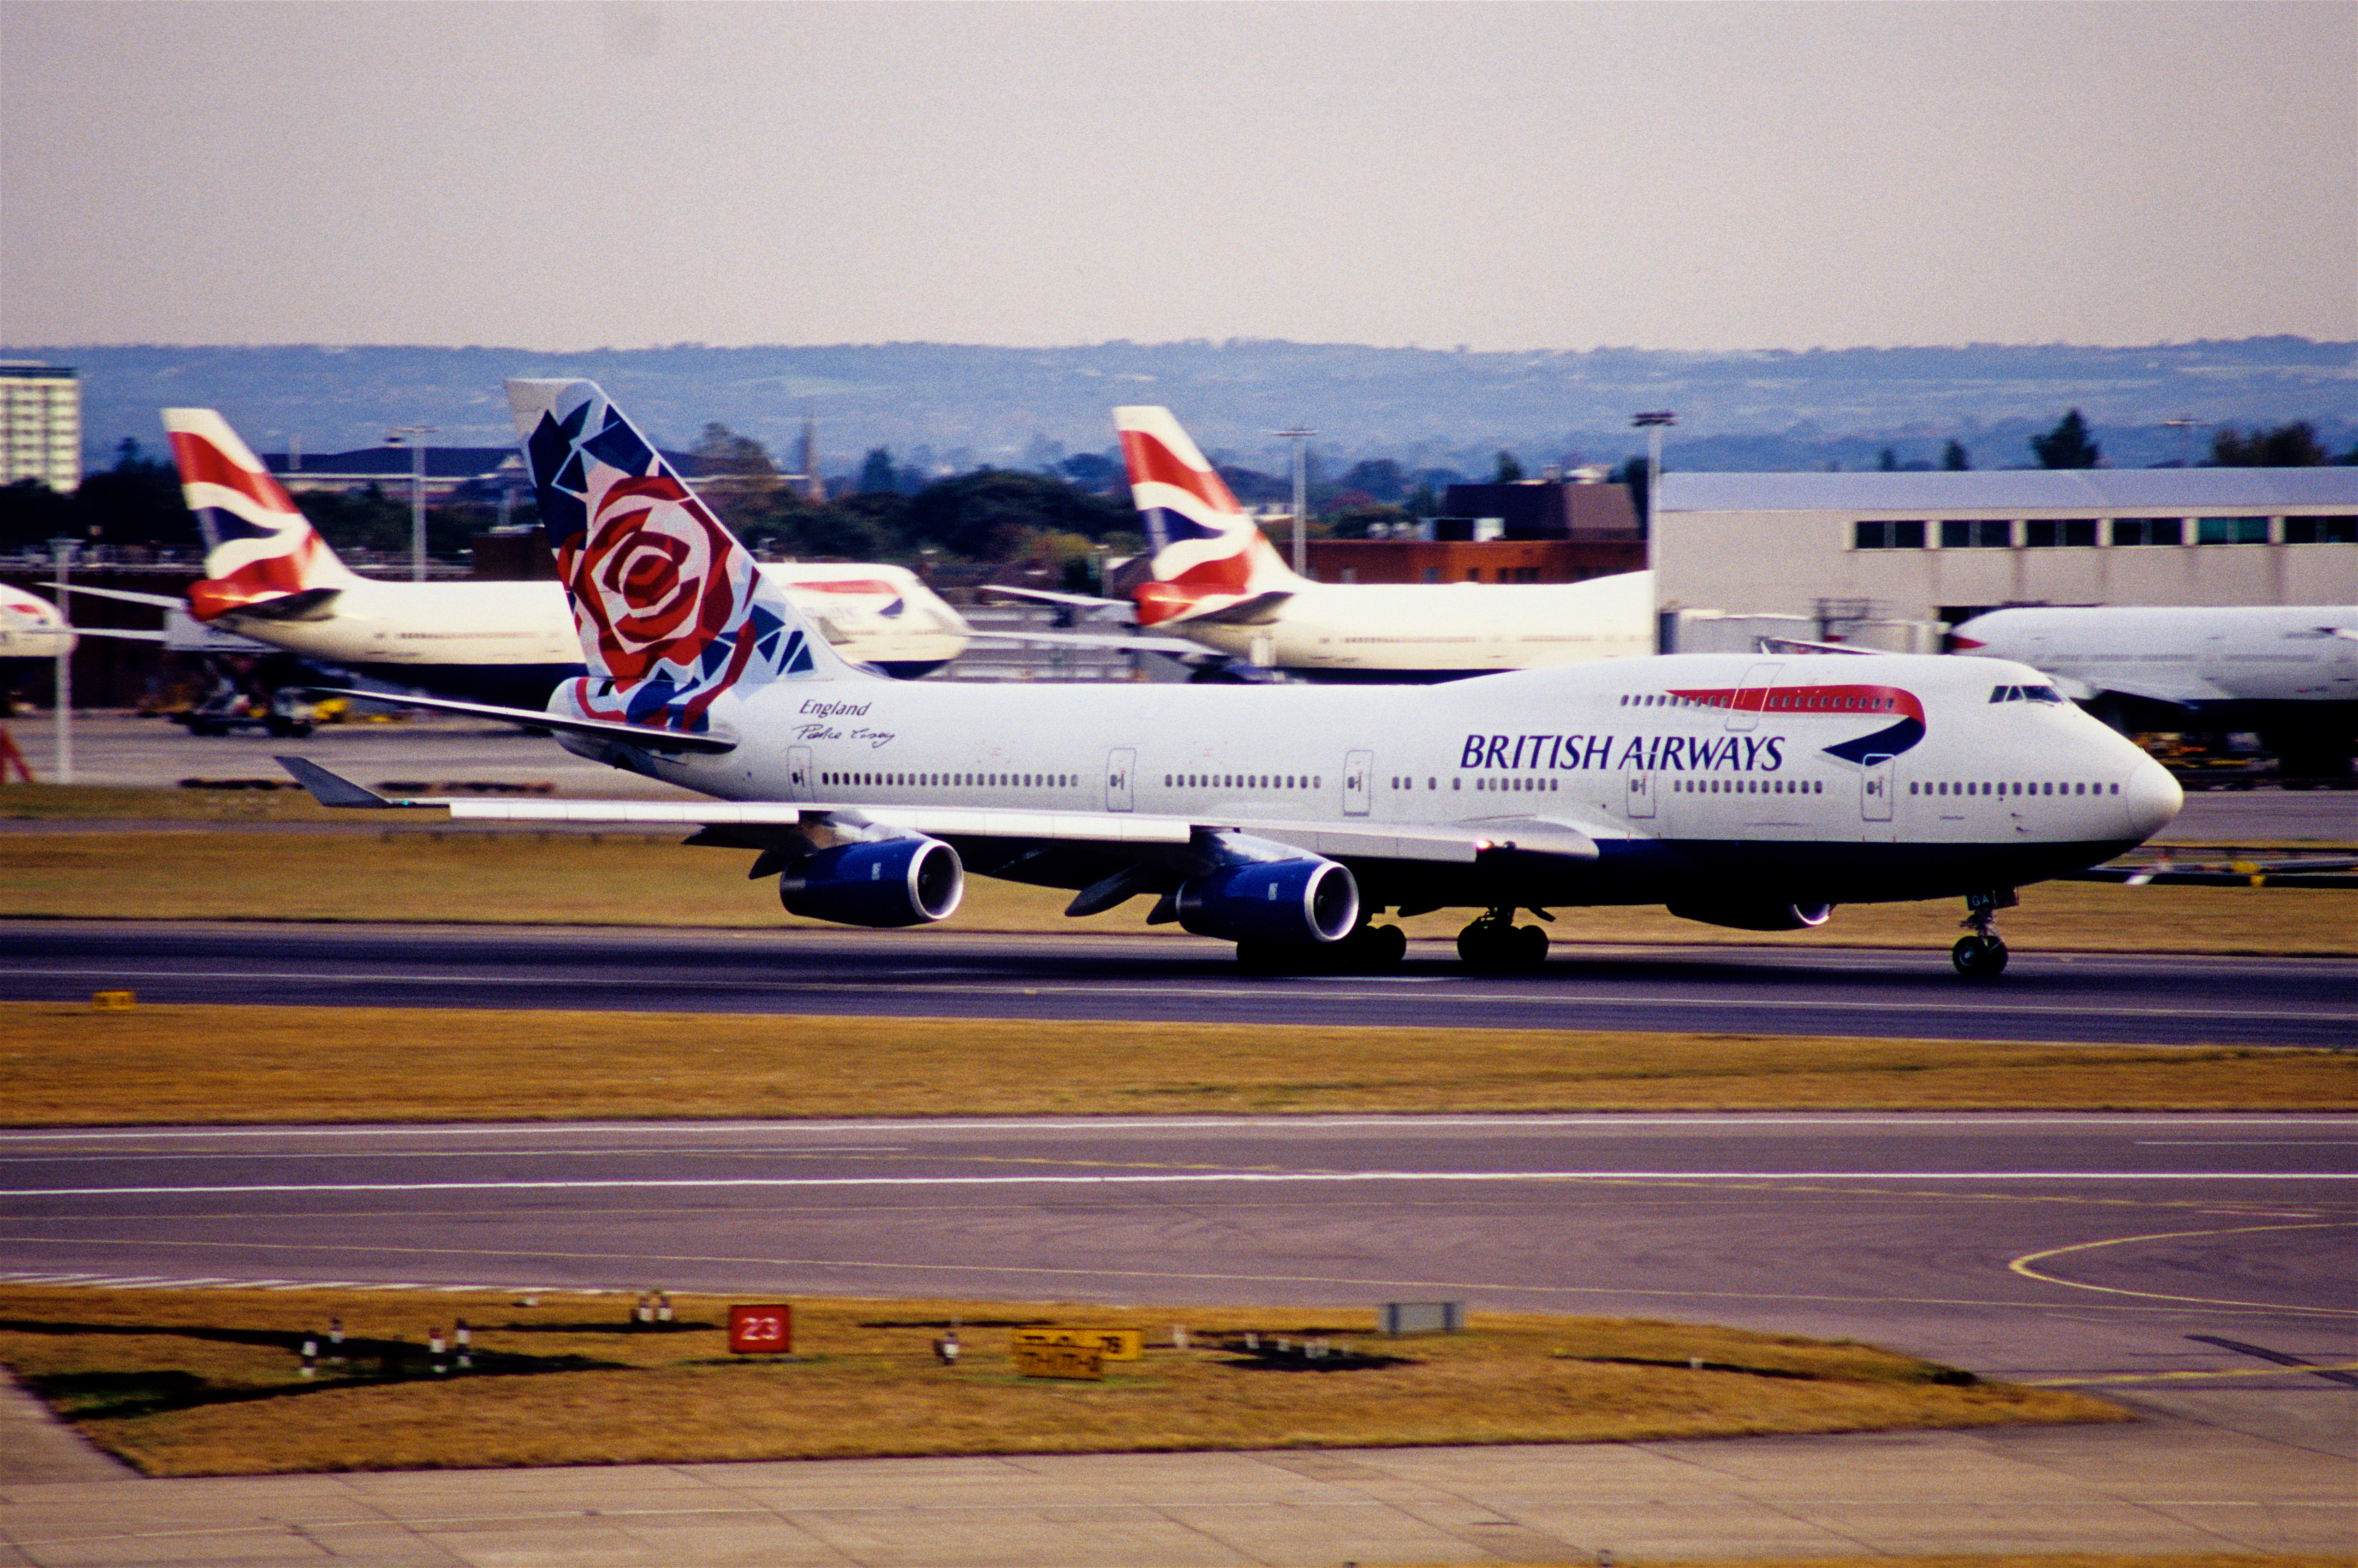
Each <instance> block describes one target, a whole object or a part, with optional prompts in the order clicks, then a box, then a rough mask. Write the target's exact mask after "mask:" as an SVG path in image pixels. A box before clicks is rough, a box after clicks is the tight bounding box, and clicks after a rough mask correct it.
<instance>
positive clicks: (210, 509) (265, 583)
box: [164, 408, 359, 621]
mask: <svg viewBox="0 0 2358 1568" xmlns="http://www.w3.org/2000/svg"><path fill="white" fill-rule="evenodd" d="M164 432H165V434H166V436H168V438H170V440H171V443H172V461H173V462H174V463H175V464H177V465H178V468H179V470H180V494H181V496H182V497H183V498H184V499H185V500H186V501H187V502H188V504H189V511H191V512H193V513H195V514H197V527H198V530H199V531H200V533H201V534H203V535H204V540H205V576H204V580H202V581H200V582H194V583H190V584H189V610H190V611H192V612H193V613H194V614H195V615H196V618H197V619H198V620H200V621H211V620H214V619H216V618H218V617H220V616H222V615H223V614H225V613H227V612H229V611H233V610H241V609H243V608H245V607H246V606H248V605H254V604H261V603H264V602H266V601H267V600H275V599H280V598H284V597H285V596H287V595H288V594H292V593H301V592H304V591H306V590H307V589H341V588H344V587H346V586H348V585H350V584H352V583H353V582H356V581H358V580H359V579H357V578H356V577H354V576H353V575H352V571H351V570H350V569H349V568H346V567H345V565H344V563H343V562H341V561H340V560H338V559H337V558H336V552H335V551H333V550H331V549H330V548H329V547H328V541H326V540H325V539H322V538H321V537H319V531H318V530H317V529H315V528H313V527H312V526H311V523H310V520H309V519H308V518H307V517H305V516H304V515H303V514H302V512H301V511H300V510H298V509H297V506H296V504H295V501H294V498H293V497H292V496H289V495H288V494H287V487H286V486H284V485H282V484H280V483H279V482H278V481H277V480H276V478H274V477H272V475H271V472H270V470H269V469H268V468H267V467H265V465H264V463H263V461H262V460H261V459H260V458H257V457H255V456H254V453H253V451H252V449H249V448H248V447H247V446H246V444H245V443H244V442H243V441H242V440H240V439H238V436H237V432H236V431H235V430H233V429H231V428H230V425H229V421H228V420H226V419H224V418H222V416H221V415H220V414H219V413H218V412H216V411H215V410H213V409H211V408H167V409H165V410H164Z"/></svg>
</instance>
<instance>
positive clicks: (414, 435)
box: [384, 425, 437, 582]
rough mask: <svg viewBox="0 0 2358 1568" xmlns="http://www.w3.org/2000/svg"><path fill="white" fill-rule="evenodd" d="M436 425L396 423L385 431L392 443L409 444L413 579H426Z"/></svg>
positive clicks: (410, 532)
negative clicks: (430, 447)
mask: <svg viewBox="0 0 2358 1568" xmlns="http://www.w3.org/2000/svg"><path fill="white" fill-rule="evenodd" d="M436 428H437V427H435V426H432V425H395V427H393V428H392V429H390V430H388V431H386V432H385V437H384V438H385V442H386V444H387V445H389V446H396V447H397V446H400V445H401V444H402V442H403V440H404V438H406V439H407V441H408V443H409V580H410V581H412V582H424V581H425V580H426V441H425V438H426V437H427V436H430V435H432V434H434V432H435V429H436Z"/></svg>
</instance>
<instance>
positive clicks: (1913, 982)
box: [0, 921, 2358, 1048]
mask: <svg viewBox="0 0 2358 1568" xmlns="http://www.w3.org/2000/svg"><path fill="white" fill-rule="evenodd" d="M1230 952H1231V949H1230V948H1229V947H1228V946H1227V945H1226V944H1222V943H1216V942H1210V941H1205V940H1199V939H1196V938H1192V937H1167V936H1119V937H1102V936H1086V935H1061V934H1060V935H1055V936H1053V937H1046V936H1020V935H988V934H978V933H962V932H955V931H945V930H923V931H914V932H867V931H831V930H830V931H719V930H714V931H693V932H687V931H675V930H644V929H643V930H633V929H617V928H607V927H600V928H595V929H553V928H551V929H529V928H518V927H510V926H500V927H465V926H443V927H419V926H406V925H404V926H391V925H386V926H371V925H349V926H347V925H332V926H323V925H264V924H259V923H256V924H245V923H222V924H203V923H162V922H155V923H147V922H113V921H110V922H105V923H103V924H102V923H93V922H88V921H7V922H0V997H5V998H10V999H16V1000H75V999H81V998H86V997H88V996H89V995H90V993H91V992H92V990H96V989H132V990H135V991H136V992H137V993H138V994H139V995H140V996H141V997H142V998H143V999H146V1000H151V1001H159V1002H164V1001H171V1002H256V1001H259V1002H265V1003H276V1004H285V1005H296V1004H302V1005H317V1006H396V1007H492V1008H590V1009H600V1010H625V1011H710V1012H779V1013H797V1012H799V1013H829V1014H848V1015H867V1016H896V1017H946V1018H986V1017H987V1018H1016V1019H1026V1018H1028V1019H1100V1020H1137V1021H1147V1022H1153V1021H1172V1022H1227V1023H1262V1024H1313V1023H1314V1024H1365V1025H1388V1026H1397V1027H1410V1028H1430V1029H1444V1028H1475V1027H1481V1028H1501V1029H1547V1028H1583V1029H1645V1030H1699V1031H1711V1032H1741V1033H1772V1034H1841V1035H1859V1036H1868V1037H1887V1038H1916V1039H1985V1040H2042V1041H2049V1040H2051V1041H2063V1042H2074V1043H2107V1044H2196V1043H2203V1044H2254V1045H2313V1046H2326V1047H2337V1048H2347V1047H2349V1046H2351V1045H2353V1044H2358V985H2353V976H2358V965H2353V963H2351V962H2350V961H2348V960H2344V959H2299V958H2281V959H2271V958H2234V957H2188V956H2182V955H2172V956H2167V957H2145V956H2140V955H2134V954H2127V955H2099V954H2039V953H2035V952H2025V953H2017V956H2016V958H2015V961H2014V964H2013V967H2012V968H2009V969H2008V971H2007V972H2006V976H2005V978H2004V979H2002V980H2000V981H1998V982H1996V984H1974V983H1970V982H1964V981H1961V980H1960V979H1958V978H1957V977H1956V976H1955V975H1954V974H1952V972H1951V970H1950V968H1949V964H1948V960H1947V957H1946V956H1945V955H1944V954H1942V953H1938V952H1924V951H1912V950H1879V949H1861V948H1818V949H1804V948H1794V947H1782V948H1776V947H1766V946H1764V947H1708V948H1696V947H1669V946H1664V947H1642V946H1605V945H1591V944H1571V943H1567V944H1562V945H1559V946H1558V947H1557V949H1556V954H1557V956H1556V957H1554V958H1553V959H1552V960H1551V961H1550V962H1549V964H1548V965H1547V966H1546V968H1545V969H1544V970H1542V971H1541V973H1539V974H1536V975H1529V976H1515V977H1486V976H1478V975H1474V974H1470V973H1468V972H1466V970H1465V969H1464V968H1462V967H1461V966H1460V965H1458V964H1457V962H1456V961H1455V953H1454V951H1453V950H1452V948H1451V947H1450V946H1449V944H1447V943H1445V942H1423V943H1418V944H1416V945H1415V946H1413V947H1412V951H1411V954H1410V958H1409V962H1408V963H1407V964H1406V965H1405V966H1404V967H1403V968H1402V969H1401V971H1400V972H1399V973H1397V974H1394V975H1389V976H1382V977H1368V976H1300V977H1287V978H1282V979H1265V978H1251V977H1247V976H1244V975H1241V974H1239V973H1238V969H1237V968H1236V965H1235V964H1234V962H1233V961H1232V960H1231V957H1230Z"/></svg>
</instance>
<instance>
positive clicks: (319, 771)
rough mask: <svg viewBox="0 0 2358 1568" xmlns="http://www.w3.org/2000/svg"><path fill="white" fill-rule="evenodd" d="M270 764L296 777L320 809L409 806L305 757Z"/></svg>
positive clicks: (277, 758) (365, 808)
mask: <svg viewBox="0 0 2358 1568" xmlns="http://www.w3.org/2000/svg"><path fill="white" fill-rule="evenodd" d="M271 761H273V762H276V763H277V764H278V765H279V766H280V767H282V768H285V769H286V770H287V772H288V773H292V774H293V775H294V776H295V782H296V783H297V784H301V785H302V786H303V787H304V788H305V789H307V790H309V791H310V792H311V798H312V799H313V800H316V801H318V802H319V804H320V805H321V806H358V807H361V808H362V809H364V810H370V811H390V810H393V809H395V808H396V807H399V806H407V805H409V804H411V803H410V802H407V801H400V800H388V799H386V798H385V797H384V795H379V794H377V792H376V791H374V790H373V789H371V788H369V787H368V786H367V785H366V784H354V783H353V782H352V780H350V779H348V778H346V777H344V775H343V774H341V773H334V772H331V771H330V770H329V769H327V768H323V767H321V766H320V765H319V763H317V762H313V761H311V759H310V758H308V757H274V758H272V759H271Z"/></svg>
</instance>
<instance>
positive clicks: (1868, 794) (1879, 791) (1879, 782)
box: [1858, 757, 1891, 822]
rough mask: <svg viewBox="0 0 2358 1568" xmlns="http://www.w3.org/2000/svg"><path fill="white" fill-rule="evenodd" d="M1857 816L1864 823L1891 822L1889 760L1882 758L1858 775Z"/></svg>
mask: <svg viewBox="0 0 2358 1568" xmlns="http://www.w3.org/2000/svg"><path fill="white" fill-rule="evenodd" d="M1858 815H1859V818H1860V820H1862V821H1865V822H1888V821H1890V820H1891V759H1890V758H1888V757H1886V758H1884V759H1883V760H1882V761H1881V762H1877V763H1876V764H1875V765H1874V766H1873V767H1871V768H1868V769H1866V770H1865V771H1864V772H1863V773H1860V774H1859V780H1858Z"/></svg>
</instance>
